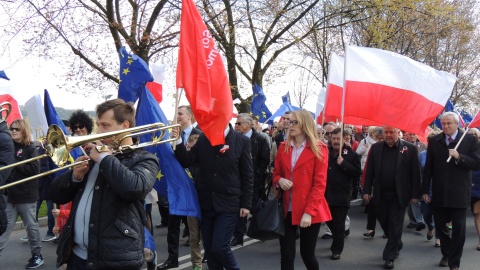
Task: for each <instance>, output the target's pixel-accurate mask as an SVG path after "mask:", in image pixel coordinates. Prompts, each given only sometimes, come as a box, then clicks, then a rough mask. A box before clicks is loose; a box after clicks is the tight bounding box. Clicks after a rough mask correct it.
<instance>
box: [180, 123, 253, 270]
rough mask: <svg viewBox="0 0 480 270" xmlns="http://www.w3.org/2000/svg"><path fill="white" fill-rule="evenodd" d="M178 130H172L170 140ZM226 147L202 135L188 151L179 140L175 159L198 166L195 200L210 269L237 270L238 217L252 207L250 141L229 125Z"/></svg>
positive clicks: (183, 163) (247, 212) (248, 211)
mask: <svg viewBox="0 0 480 270" xmlns="http://www.w3.org/2000/svg"><path fill="white" fill-rule="evenodd" d="M177 134H178V130H177V129H174V130H172V135H171V136H172V138H173V137H176V136H177ZM224 136H225V144H224V145H216V146H212V145H211V144H210V141H209V140H208V138H207V137H206V136H205V134H201V135H200V137H199V138H198V141H197V143H196V144H195V145H194V146H193V147H192V148H191V149H190V151H187V150H186V148H185V146H184V145H183V144H182V143H181V139H178V140H177V141H176V142H175V143H176V148H175V156H176V158H177V159H178V161H179V162H180V164H182V166H183V167H184V168H187V167H191V166H193V165H196V164H199V165H200V175H198V176H197V177H196V178H197V181H198V189H197V192H198V200H199V203H200V209H201V211H202V220H201V224H200V227H201V231H202V237H203V246H204V248H205V254H206V257H207V258H208V262H207V263H208V268H209V269H224V268H225V269H239V267H238V264H237V261H236V260H235V257H234V255H233V252H232V250H231V248H230V239H231V238H232V235H233V230H234V229H235V224H236V223H237V220H238V217H239V216H240V217H246V216H247V215H248V214H249V213H250V209H251V207H252V194H253V169H252V157H251V150H250V141H249V139H248V138H247V137H246V136H244V135H242V134H240V133H239V132H237V131H235V130H233V127H232V126H231V125H228V126H227V127H226V128H225V131H224Z"/></svg>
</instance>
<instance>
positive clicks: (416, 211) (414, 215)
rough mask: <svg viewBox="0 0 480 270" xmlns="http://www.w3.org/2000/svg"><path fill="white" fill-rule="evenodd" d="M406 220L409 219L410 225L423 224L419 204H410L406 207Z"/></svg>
mask: <svg viewBox="0 0 480 270" xmlns="http://www.w3.org/2000/svg"><path fill="white" fill-rule="evenodd" d="M408 218H409V219H410V223H412V224H417V223H423V216H422V209H421V206H420V202H417V203H411V204H409V205H408Z"/></svg>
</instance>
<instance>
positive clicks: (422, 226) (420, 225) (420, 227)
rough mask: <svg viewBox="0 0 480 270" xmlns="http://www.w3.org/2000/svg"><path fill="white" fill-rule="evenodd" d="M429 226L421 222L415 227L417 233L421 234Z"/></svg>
mask: <svg viewBox="0 0 480 270" xmlns="http://www.w3.org/2000/svg"><path fill="white" fill-rule="evenodd" d="M426 227H427V226H425V223H423V222H420V223H417V225H416V226H415V231H417V232H419V231H421V230H423V229H425V228H426Z"/></svg>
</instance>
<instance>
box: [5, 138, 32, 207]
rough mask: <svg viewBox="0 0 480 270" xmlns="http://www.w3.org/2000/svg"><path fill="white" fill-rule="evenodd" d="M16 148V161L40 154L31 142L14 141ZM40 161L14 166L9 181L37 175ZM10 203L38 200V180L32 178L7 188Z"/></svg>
mask: <svg viewBox="0 0 480 270" xmlns="http://www.w3.org/2000/svg"><path fill="white" fill-rule="evenodd" d="M13 146H14V148H15V152H14V157H15V162H19V161H23V160H26V159H30V158H33V157H36V156H38V152H37V149H36V148H35V146H34V145H33V143H30V144H29V145H23V144H20V143H17V142H13ZM39 167H40V163H39V161H38V160H37V161H33V162H28V163H25V164H22V165H18V166H15V167H14V168H13V171H12V173H11V174H10V177H9V178H8V180H7V183H13V182H16V181H19V180H22V179H25V178H27V177H30V176H34V175H37V174H38V173H39V170H40V168H39ZM7 194H8V196H7V197H8V202H9V203H31V202H36V201H38V198H39V196H38V180H37V179H34V180H30V181H28V182H25V183H22V184H18V185H15V186H12V187H9V188H8V189H7Z"/></svg>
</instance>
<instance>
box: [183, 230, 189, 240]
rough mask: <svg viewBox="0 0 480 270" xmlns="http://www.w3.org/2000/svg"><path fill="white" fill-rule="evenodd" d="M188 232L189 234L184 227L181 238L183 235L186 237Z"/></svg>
mask: <svg viewBox="0 0 480 270" xmlns="http://www.w3.org/2000/svg"><path fill="white" fill-rule="evenodd" d="M188 234H189V233H188V230H185V229H183V234H182V238H185V237H187V236H188Z"/></svg>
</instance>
